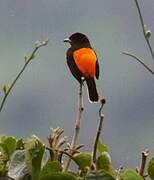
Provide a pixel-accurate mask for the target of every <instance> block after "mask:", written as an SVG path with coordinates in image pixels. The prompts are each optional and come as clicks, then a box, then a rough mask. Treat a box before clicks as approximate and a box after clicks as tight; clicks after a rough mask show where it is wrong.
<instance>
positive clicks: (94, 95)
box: [85, 77, 99, 102]
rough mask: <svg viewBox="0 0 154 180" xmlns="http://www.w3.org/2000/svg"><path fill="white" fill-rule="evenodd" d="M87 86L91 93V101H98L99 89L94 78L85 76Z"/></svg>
mask: <svg viewBox="0 0 154 180" xmlns="http://www.w3.org/2000/svg"><path fill="white" fill-rule="evenodd" d="M85 80H86V83H87V87H88V94H89V100H90V101H91V102H98V100H99V95H98V91H97V89H96V84H95V80H94V78H90V77H86V78H85Z"/></svg>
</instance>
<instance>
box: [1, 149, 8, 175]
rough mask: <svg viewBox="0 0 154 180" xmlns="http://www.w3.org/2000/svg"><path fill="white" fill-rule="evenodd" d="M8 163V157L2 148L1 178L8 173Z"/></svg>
mask: <svg viewBox="0 0 154 180" xmlns="http://www.w3.org/2000/svg"><path fill="white" fill-rule="evenodd" d="M7 161H8V156H7V154H6V153H5V151H4V149H3V147H2V146H0V176H1V175H4V174H5V173H6V172H7V166H6V164H7Z"/></svg>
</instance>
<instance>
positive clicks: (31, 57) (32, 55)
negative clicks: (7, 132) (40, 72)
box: [0, 40, 48, 112]
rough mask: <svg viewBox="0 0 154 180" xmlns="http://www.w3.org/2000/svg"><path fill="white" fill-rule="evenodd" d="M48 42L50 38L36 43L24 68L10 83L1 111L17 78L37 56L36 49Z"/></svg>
mask: <svg viewBox="0 0 154 180" xmlns="http://www.w3.org/2000/svg"><path fill="white" fill-rule="evenodd" d="M47 44H48V40H46V41H43V42H39V43H38V44H36V46H35V49H34V50H33V52H32V54H31V55H30V57H29V58H28V59H26V61H25V64H24V66H23V67H22V69H21V70H20V72H19V73H18V74H17V76H16V78H15V79H14V80H13V82H12V84H11V85H10V87H9V88H8V90H7V91H6V92H5V95H4V97H3V99H2V102H1V104H0V112H1V111H2V109H3V107H4V104H5V102H6V99H7V97H8V95H9V94H10V92H11V90H12V88H13V87H14V85H15V84H16V82H17V80H18V79H19V78H20V76H21V75H22V73H23V72H24V70H25V69H26V67H27V65H28V64H29V63H30V62H31V60H32V59H34V57H35V53H36V51H37V50H38V49H39V48H40V47H42V46H46V45H47Z"/></svg>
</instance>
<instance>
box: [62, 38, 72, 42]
mask: <svg viewBox="0 0 154 180" xmlns="http://www.w3.org/2000/svg"><path fill="white" fill-rule="evenodd" d="M63 42H68V43H71V42H72V41H71V40H70V39H69V38H66V39H64V40H63Z"/></svg>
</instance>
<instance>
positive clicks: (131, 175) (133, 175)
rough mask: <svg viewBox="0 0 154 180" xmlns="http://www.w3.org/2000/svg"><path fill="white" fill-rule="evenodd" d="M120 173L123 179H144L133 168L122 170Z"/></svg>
mask: <svg viewBox="0 0 154 180" xmlns="http://www.w3.org/2000/svg"><path fill="white" fill-rule="evenodd" d="M120 175H121V177H122V179H123V180H144V179H143V177H142V176H140V175H139V174H138V173H137V172H136V171H134V170H131V169H129V170H126V171H124V172H122V173H121V174H120Z"/></svg>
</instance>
